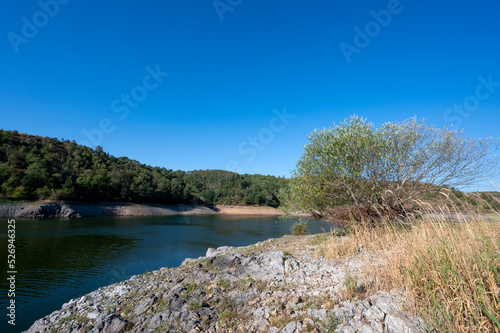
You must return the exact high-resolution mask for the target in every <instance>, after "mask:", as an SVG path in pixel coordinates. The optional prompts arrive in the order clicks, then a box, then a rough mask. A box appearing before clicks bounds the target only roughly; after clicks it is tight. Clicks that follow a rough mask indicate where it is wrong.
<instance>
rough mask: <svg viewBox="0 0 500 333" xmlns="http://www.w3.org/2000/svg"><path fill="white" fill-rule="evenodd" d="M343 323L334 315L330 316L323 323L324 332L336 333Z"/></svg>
mask: <svg viewBox="0 0 500 333" xmlns="http://www.w3.org/2000/svg"><path fill="white" fill-rule="evenodd" d="M340 323H341V321H340V320H339V319H338V318H336V317H335V316H333V315H328V317H327V318H326V319H325V321H324V322H322V326H323V332H335V330H336V329H337V326H338V325H339V324H340Z"/></svg>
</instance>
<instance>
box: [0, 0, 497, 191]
mask: <svg viewBox="0 0 500 333" xmlns="http://www.w3.org/2000/svg"><path fill="white" fill-rule="evenodd" d="M55 1H56V0H48V1H45V0H42V1H41V2H37V1H34V0H25V1H8V2H5V3H4V4H3V7H2V11H1V13H0V27H1V32H2V35H1V36H2V37H1V47H0V59H1V60H2V61H1V62H0V74H1V75H0V116H1V120H0V128H3V129H9V130H18V131H20V132H25V133H30V134H37V135H41V136H49V137H56V138H59V139H61V138H64V139H70V140H75V141H77V142H79V143H86V144H88V145H93V144H95V143H98V144H100V145H101V146H103V147H104V150H105V151H107V152H109V153H111V154H113V155H115V156H128V157H130V158H132V159H136V160H138V161H140V162H143V163H147V164H150V165H154V166H163V167H167V168H172V169H181V170H194V169H232V170H236V171H239V172H243V173H245V172H246V173H260V174H272V175H277V176H289V175H290V170H291V169H293V168H294V166H295V163H296V161H297V160H298V159H299V157H300V155H301V153H302V145H303V144H305V143H306V142H307V134H308V133H310V132H311V131H312V130H314V129H315V128H324V127H329V126H331V125H332V124H333V122H340V121H342V120H343V119H344V118H346V117H348V116H350V115H351V114H354V113H355V114H358V115H362V116H364V117H367V118H368V119H369V120H370V121H372V122H374V123H375V124H377V125H380V124H381V123H383V122H385V121H400V120H404V119H406V118H409V117H412V116H415V115H416V116H418V117H419V118H426V119H428V122H430V123H434V124H436V125H437V126H440V127H441V126H445V125H446V126H450V125H452V124H453V125H454V126H455V127H457V126H458V127H460V128H464V129H465V131H466V133H467V135H469V136H476V137H488V136H495V137H498V136H500V131H499V126H498V123H499V120H500V62H499V59H500V21H499V20H498V16H499V14H500V3H499V2H497V1H491V0H490V1H486V0H479V1H460V2H449V1H446V2H445V1H441V2H439V1H438V2H435V1H434V2H433V1H429V0H413V1H409V0H402V1H400V2H398V1H395V0H391V1H385V0H384V1H373V0H372V1H366V0H358V1H352V0H336V1H330V0H329V1H327V0H323V1H319V0H318V1H267V2H263V1H250V0H217V1H216V2H213V1H188V0H183V1H180V0H177V1H172V0H165V1H151V0H142V1H93V0H86V1H81V0H71V1H68V0H64V1H63V0H59V2H55ZM44 4H45V5H44ZM55 4H57V6H56V5H55ZM214 4H215V5H214ZM377 19H378V21H377ZM359 31H361V34H360V33H359ZM150 72H152V73H154V72H157V73H156V74H154V75H151V74H150ZM158 72H159V73H158ZM165 73H168V76H167V75H166V74H165ZM479 77H482V79H479ZM488 81H490V83H488ZM491 81H493V82H491ZM484 82H486V83H484ZM127 96H128V97H127ZM127 98H128V100H127ZM464 103H465V104H466V106H465V107H466V108H467V109H468V110H469V111H467V109H466V108H465V107H464V105H463V104H464ZM454 104H457V106H458V108H455V109H454ZM460 107H462V111H460ZM285 108H286V113H287V114H288V116H286V115H285V116H283V113H284V109H285ZM273 110H274V112H273ZM276 112H278V113H279V114H280V115H281V118H278V117H277V116H276ZM283 117H284V118H283ZM100 125H101V127H102V128H99V126H100ZM84 131H87V133H90V134H91V135H92V136H91V138H92V140H89V139H88V138H87V137H86V135H85V134H84ZM499 183H500V182H499Z"/></svg>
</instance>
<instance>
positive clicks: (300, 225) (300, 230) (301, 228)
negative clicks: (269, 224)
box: [292, 220, 307, 236]
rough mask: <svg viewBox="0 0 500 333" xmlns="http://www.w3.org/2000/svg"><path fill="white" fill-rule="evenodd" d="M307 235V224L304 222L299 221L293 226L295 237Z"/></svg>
mask: <svg viewBox="0 0 500 333" xmlns="http://www.w3.org/2000/svg"><path fill="white" fill-rule="evenodd" d="M305 234H307V222H306V221H303V220H299V222H296V223H295V224H294V225H293V226H292V235H294V236H303V235H305Z"/></svg>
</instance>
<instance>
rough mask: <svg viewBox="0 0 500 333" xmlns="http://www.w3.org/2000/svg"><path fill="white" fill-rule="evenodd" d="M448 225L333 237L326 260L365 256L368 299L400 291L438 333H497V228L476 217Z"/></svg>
mask: <svg viewBox="0 0 500 333" xmlns="http://www.w3.org/2000/svg"><path fill="white" fill-rule="evenodd" d="M499 218H500V216H499ZM447 219H448V217H447V216H445V215H444V214H440V215H438V216H437V217H436V215H434V216H433V217H432V220H431V219H430V218H425V217H424V218H423V219H421V220H418V221H413V222H412V223H407V224H404V223H403V224H398V225H395V224H384V225H382V226H379V227H377V228H372V229H369V228H363V227H356V226H351V228H350V230H349V236H348V237H345V238H338V237H330V238H329V239H328V240H327V241H326V242H325V244H324V248H323V253H324V255H326V256H328V257H332V258H345V257H350V256H354V255H356V254H357V253H359V251H360V249H363V252H364V253H365V254H366V258H367V260H366V263H365V265H364V267H363V272H364V273H363V276H362V277H361V278H363V279H365V281H370V282H369V283H368V282H366V288H367V289H368V291H369V293H370V292H375V291H377V290H386V291H389V290H394V289H398V290H401V291H402V292H403V296H404V297H405V298H406V299H407V300H408V304H407V306H408V307H409V311H411V312H413V314H417V315H420V316H422V317H423V318H424V319H425V321H426V322H427V324H428V325H429V326H431V327H432V328H433V329H434V330H435V331H438V332H500V223H498V222H492V221H491V220H486V219H485V218H484V216H480V215H474V214H467V215H466V216H465V215H462V216H461V218H460V220H461V221H466V222H461V223H453V222H449V221H447ZM373 255H375V256H376V257H377V258H381V260H373Z"/></svg>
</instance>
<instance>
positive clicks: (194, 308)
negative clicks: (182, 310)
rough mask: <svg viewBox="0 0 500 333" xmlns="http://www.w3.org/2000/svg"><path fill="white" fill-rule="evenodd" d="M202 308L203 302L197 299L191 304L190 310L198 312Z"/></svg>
mask: <svg viewBox="0 0 500 333" xmlns="http://www.w3.org/2000/svg"><path fill="white" fill-rule="evenodd" d="M200 306H201V301H200V300H199V299H197V300H196V301H191V302H189V310H191V311H198V309H199V308H200Z"/></svg>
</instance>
